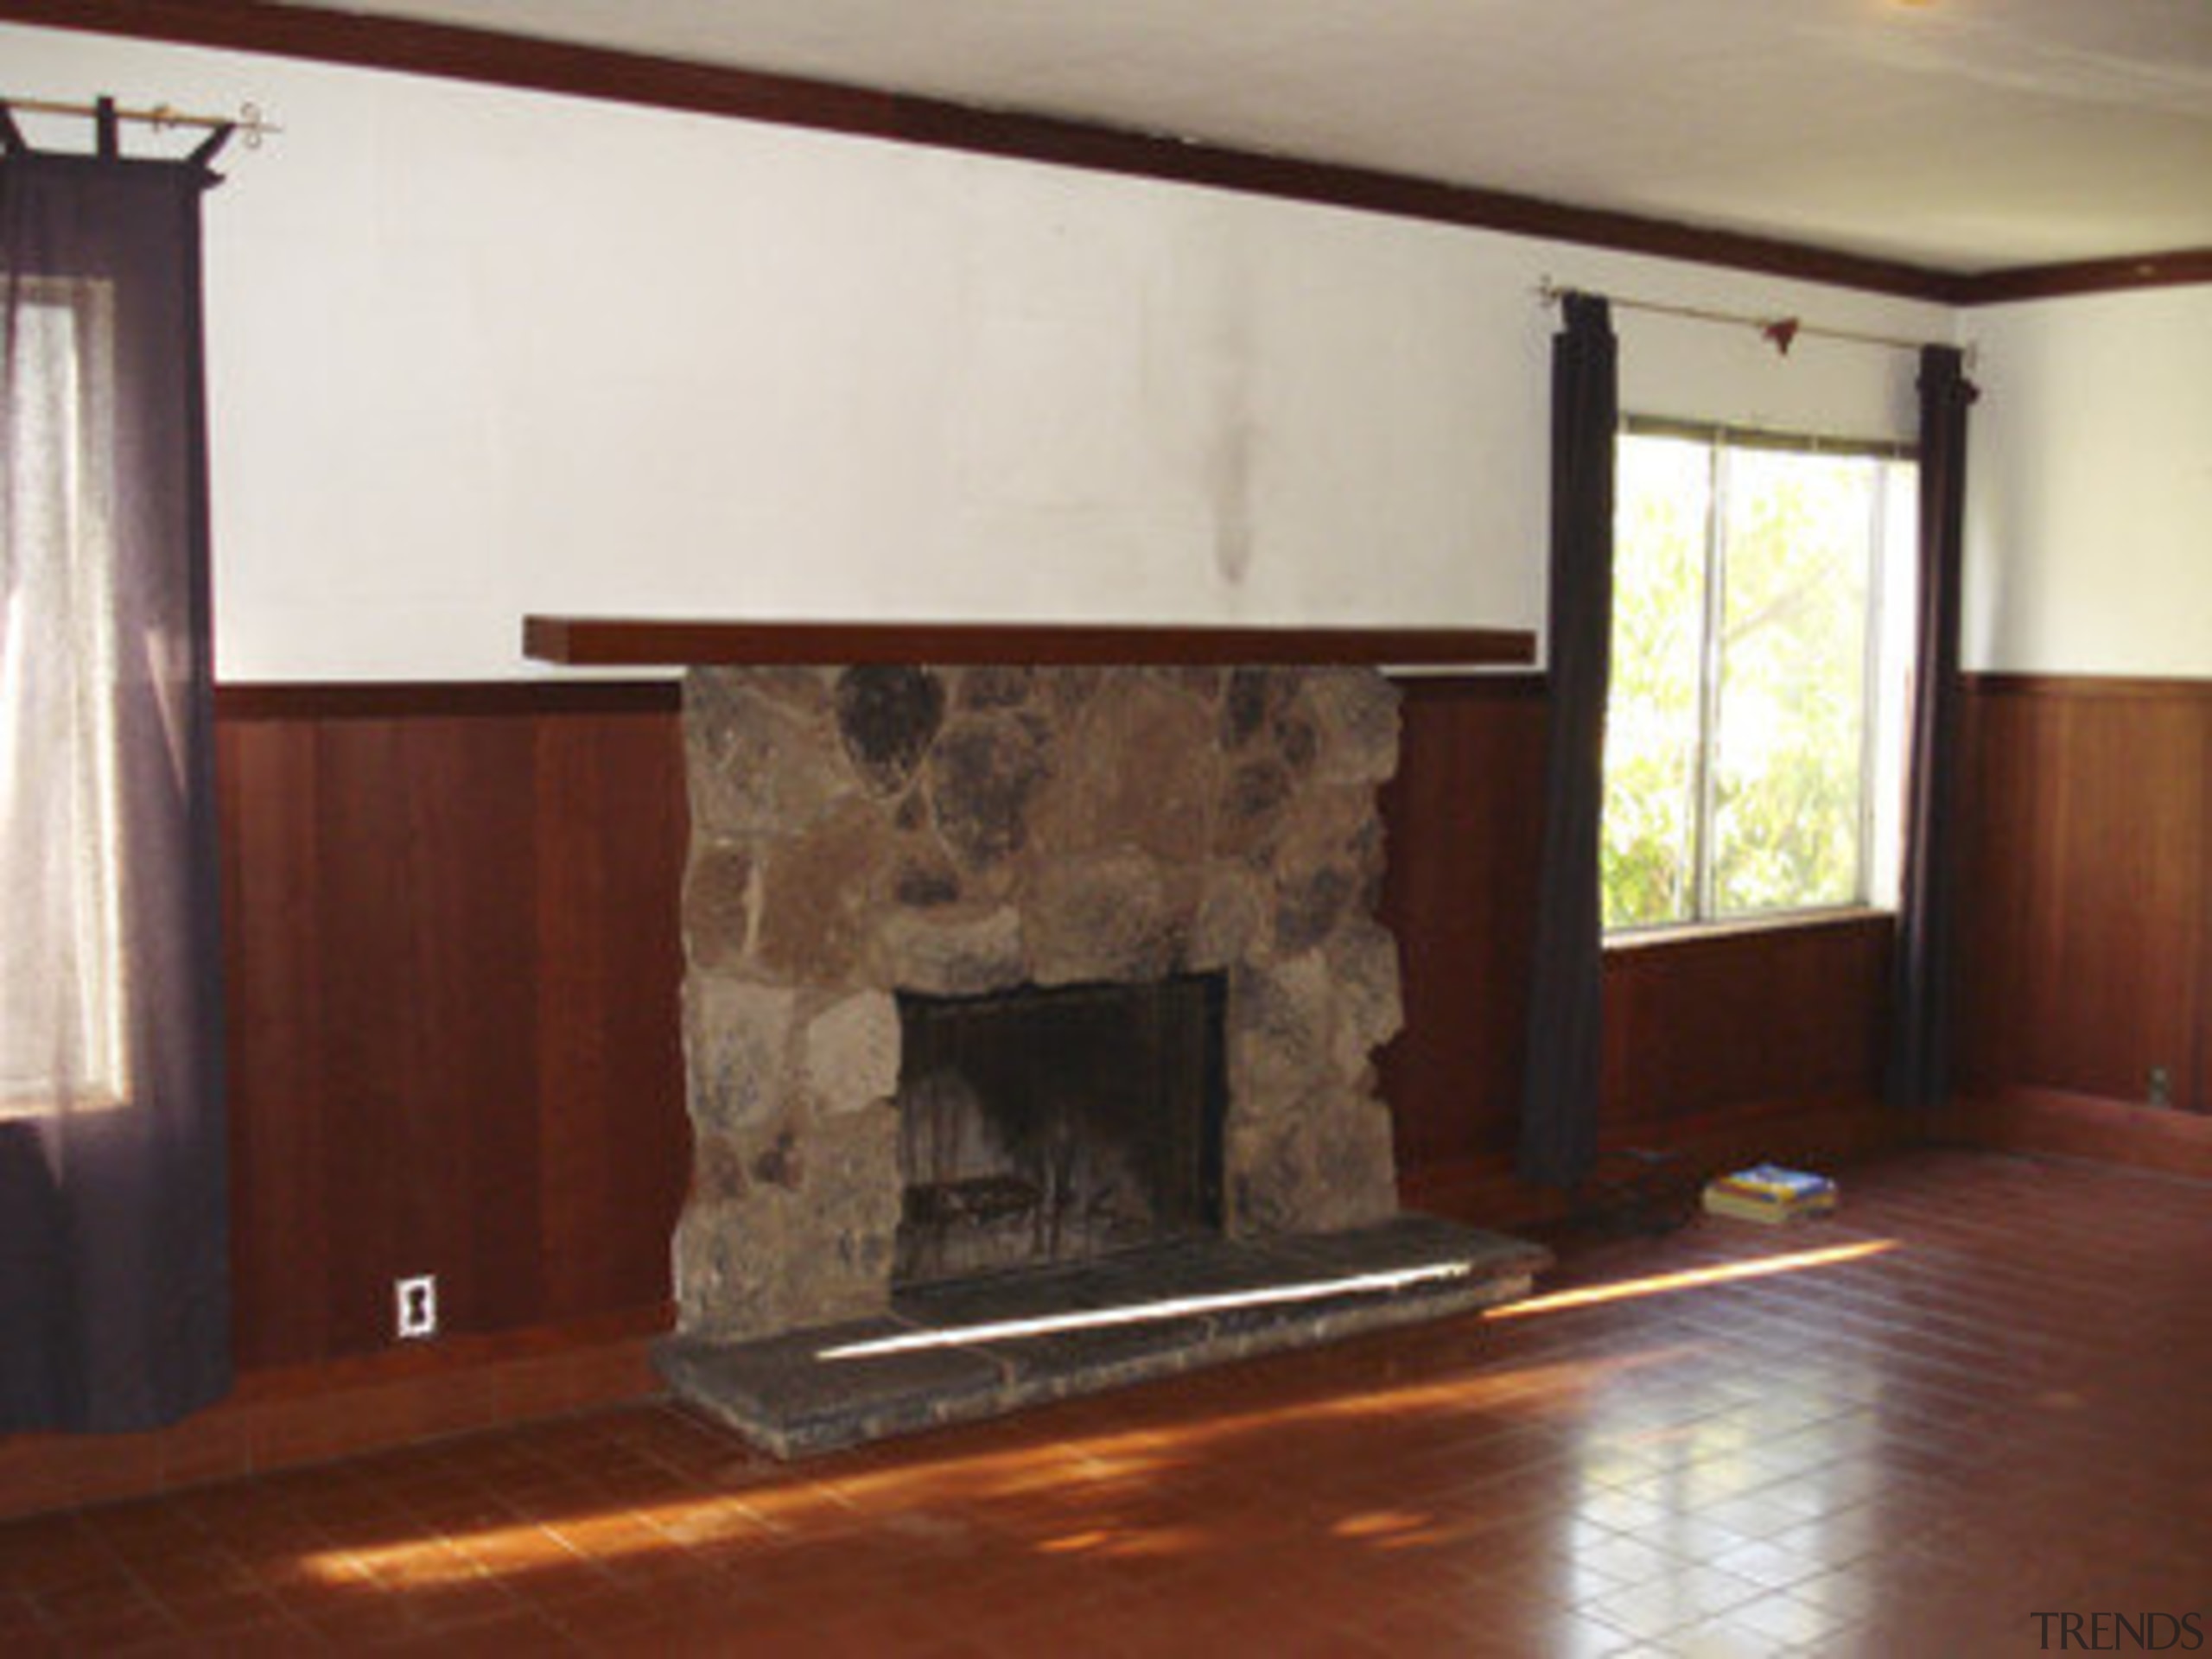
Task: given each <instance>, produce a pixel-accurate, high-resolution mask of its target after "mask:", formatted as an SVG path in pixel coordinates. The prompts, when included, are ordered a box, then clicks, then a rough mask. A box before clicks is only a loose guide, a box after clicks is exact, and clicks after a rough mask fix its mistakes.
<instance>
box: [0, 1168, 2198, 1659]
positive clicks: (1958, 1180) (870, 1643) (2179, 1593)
mask: <svg viewBox="0 0 2212 1659" xmlns="http://www.w3.org/2000/svg"><path fill="white" fill-rule="evenodd" d="M1846 1177H1847V1179H1846V1182H1845V1207H1844V1211H1843V1212H1842V1214H1841V1215H1840V1216H1839V1217H1836V1218H1834V1219H1833V1220H1829V1221H1824V1222H1817V1223H1812V1224H1805V1225H1803V1226H1802V1227H1799V1228H1795V1229H1790V1230H1768V1229H1763V1228H1759V1227H1757V1226H1754V1225H1751V1224H1742V1223H1722V1222H1717V1221H1707V1222H1700V1223H1698V1224H1694V1225H1693V1226H1692V1227H1690V1228H1689V1229H1687V1230H1684V1231H1682V1232H1680V1233H1677V1234H1675V1235H1672V1236H1669V1237H1667V1238H1664V1239H1661V1240H1656V1241H1653V1240H1630V1241H1616V1242H1595V1243H1574V1242H1573V1241H1567V1243H1564V1244H1563V1246H1562V1255H1563V1260H1562V1265H1561V1267H1560V1269H1559V1270H1558V1271H1556V1272H1555V1273H1554V1274H1552V1275H1551V1276H1550V1278H1549V1279H1548V1281H1546V1284H1545V1285H1544V1286H1543V1287H1542V1288H1543V1289H1545V1290H1546V1291H1548V1292H1551V1293H1562V1294H1577V1293H1587V1294H1589V1299H1588V1300H1580V1301H1576V1300H1567V1301H1566V1302H1565V1304H1564V1305H1560V1304H1557V1303H1554V1305H1552V1306H1549V1307H1546V1306H1543V1305H1542V1304H1541V1303H1539V1304H1538V1305H1536V1306H1534V1307H1533V1308H1531V1309H1529V1311H1527V1312H1524V1313H1519V1314H1517V1315H1516V1316H1515V1317H1510V1318H1503V1319H1501V1318H1497V1317H1490V1318H1483V1317H1469V1318H1464V1319H1453V1320H1449V1321H1446V1322H1443V1323H1440V1324H1438V1325H1429V1326H1425V1327H1421V1328H1419V1329H1416V1330H1413V1331H1409V1332H1396V1333H1392V1334H1388V1335H1382V1336H1376V1337H1369V1338H1360V1339H1357V1340H1356V1341H1354V1342H1351V1343H1349V1344H1345V1345H1343V1346H1341V1347H1338V1348H1333V1349H1328V1350H1322V1351H1312V1352H1307V1353H1303V1354H1298V1355H1293V1356H1287V1357H1279V1358H1274V1359H1269V1360H1264V1361H1259V1362H1255V1363H1248V1364H1245V1365H1241V1366H1237V1367H1233V1368H1230V1369H1228V1370H1221V1371H1217V1372H1213V1373H1210V1374H1206V1375H1204V1376H1194V1377H1191V1378H1187V1379H1183V1380H1179V1381H1177V1382H1173V1383H1164V1384H1155V1385H1152V1386H1149V1387H1147V1388H1145V1389H1139V1390H1136V1391H1134V1392H1127V1393H1122V1394H1118V1395H1104V1396H1100V1397H1097V1398H1095V1399H1091V1400H1087V1401H1083V1402H1074V1403H1071V1404H1068V1405H1065V1406H1060V1407H1055V1408H1047V1409H1046V1410H1043V1411H1039V1412H1036V1413H1033V1414H1028V1415H1026V1416H1023V1417H1020V1418H1017V1419H1013V1420H1007V1421H1001V1422H997V1423H994V1424H989V1425H986V1426H982V1427H974V1428H968V1429H958V1430H951V1431H946V1432H944V1433H938V1434H935V1435H932V1436H928V1437H925V1438H922V1439H918V1440H908V1441H906V1442H903V1443H899V1444H894V1445H891V1446H879V1447H877V1448H874V1449H872V1450H870V1451H867V1452H858V1453H849V1454H842V1455H838V1456H834V1457H830V1458H827V1459H822V1460H819V1461H817V1462H812V1463H808V1464H804V1465H797V1466H779V1465H775V1464H772V1463H770V1462H768V1461H766V1460H765V1459H762V1458H760V1457H759V1456H757V1455H755V1454H753V1453H752V1452H748V1451H747V1450H746V1449H745V1448H744V1447H743V1446H741V1445H740V1444H739V1443H737V1442H736V1441H734V1440H732V1439H731V1438H729V1437H728V1435H726V1434H724V1433H721V1432H719V1431H717V1430H715V1429H712V1428H709V1427H705V1426H703V1425H702V1424H700V1423H698V1422H696V1421H693V1420H691V1419H690V1418H688V1417H686V1416H684V1415H683V1414H680V1413H678V1412H677V1411H675V1410H674V1409H672V1408H666V1407H659V1406H642V1407H636V1408H624V1409H619V1410H613V1411H606V1412H601V1413H595V1414H591V1415H588V1416H584V1417H577V1418H571V1419H568V1420H565V1421H558V1422H555V1423H550V1424H546V1425H542V1426H537V1427H530V1428H525V1429H521V1430H516V1431H511V1432H506V1433H497V1434H491V1435H486V1436H482V1437H480V1438H475V1439H471V1440H459V1441H448V1442H446V1443H444V1444H441V1445H436V1446H423V1447H419V1448H415V1449H411V1450H409V1451H406V1452H399V1453H396V1454H388V1455H385V1456H380V1457H374V1458H367V1459H359V1460H356V1461H353V1462H349V1463H345V1464H340V1465H334V1466H331V1467H327V1468H323V1469H316V1470H312V1471H302V1472H295V1473H288V1474H283V1475H278V1476H271V1477H268V1478H262V1479H259V1480H255V1481H251V1482H245V1483H241V1484H229V1485H223V1486H213V1487H207V1488H204V1489H201V1490H200V1491H193V1492H187V1493H182V1494H180V1495H176V1496H174V1497H167V1498H162V1499H159V1500H156V1501H149V1502H145V1503H132V1504H125V1505H118V1506H115V1507H111V1508H105V1509H99V1510H85V1511H81V1512H79V1513H75V1514H71V1515H63V1516H48V1517H42V1518H40V1519H36V1520H33V1521H28V1522H15V1523H10V1524H8V1525H5V1526H0V1649H4V1650H6V1651H7V1652H9V1653H10V1656H13V1655H15V1654H18V1653H40V1652H67V1653H80V1652H81V1653H99V1654H108V1653H122V1652H132V1653H136V1652H141V1651H144V1652H164V1653H165V1652H187V1653H194V1652H208V1653H222V1654H232V1653H262V1652H266V1653H278V1654H291V1653H306V1652H316V1651H321V1650H327V1649H337V1650H346V1651H353V1650H362V1649H372V1650H379V1649H397V1650H403V1651H404V1650H418V1651H423V1652H435V1653H439V1654H448V1653H455V1652H461V1653H467V1652H488V1653H501V1654H505V1653H514V1654H537V1653H561V1652H579V1651H580V1652H584V1653H646V1654H671V1653H675V1654H681V1653H704V1654H720V1653H733V1654H747V1655H752V1654H760V1655H781V1654H817V1653H820V1654H892V1653H896V1654H900V1655H915V1656H946V1659H950V1656H957V1655H974V1656H1000V1655H1038V1656H1043V1655H1052V1656H1062V1655H1067V1656H1084V1655H1093V1654H1096V1655H1116V1656H1122V1655H1142V1654H1197V1655H1202V1656H1206V1659H1228V1656H1237V1655H1244V1654H1264V1655H1268V1656H1279V1655H1302V1654H1344V1655H1352V1656H1361V1655H1376V1654H1394V1655H1395V1654H1413V1655H1419V1654H1431V1653H1435V1654H1452V1655H1479V1654H1507V1655H1528V1656H1542V1659H1549V1656H1576V1655H1584V1654H1590V1655H1597V1654H1611V1653H1637V1654H1682V1655H1704V1654H1713V1655H1737V1654H1750V1655H1770V1654H1800V1653H1802V1654H1810V1655H1830V1654H1834V1655H1845V1656H1851V1655H1862V1654H1863V1655H1868V1656H1883V1659H1896V1656H1904V1659H1912V1656H1919V1655H1927V1656H1931V1659H1936V1656H1940V1659H1953V1656H1973V1655H1982V1654H1993V1655H2004V1654H2029V1653H2036V1652H2039V1651H2052V1652H2056V1651H2063V1650H2072V1651H2082V1650H2083V1649H2085V1647H2086V1646H2087V1643H2088V1640H2089V1638H2091V1637H2094V1636H2098V1635H2100V1634H2101V1637H2102V1638H2103V1640H2102V1642H2101V1646H2103V1647H2104V1648H2105V1649H2106V1650H2113V1649H2117V1650H2120V1651H2127V1650H2133V1647H2134V1644H2133V1643H2131V1642H2130V1640H2129V1637H2128V1633H2129V1632H2131V1631H2132V1632H2136V1633H2139V1635H2140V1636H2141V1637H2144V1638H2145V1645H2146V1646H2158V1645H2164V1646H2166V1647H2169V1648H2171V1649H2177V1650H2180V1649H2188V1648H2190V1646H2191V1645H2192V1644H2191V1643H2190V1642H2189V1641H2188V1639H2187V1638H2186V1637H2183V1636H2180V1635H2179V1632H2181V1631H2183V1630H2192V1629H2193V1630H2198V1631H2202V1632H2203V1633H2204V1639H2205V1640H2208V1641H2212V1388H2208V1386H2207V1376H2208V1372H2212V1278H2208V1274H2207V1269H2208V1266H2212V1188H2208V1187H2205V1186H2202V1185H2189V1184H2186V1183H2183V1182H2178V1181H2171V1180H2164V1179H2157V1178H2152V1177H2145V1176H2141V1175H2135V1174H2128V1173H2114V1172H2107V1171H2103V1170H2098V1169H2094V1168H2090V1167H2087V1166H2071V1165H2061V1164H2051V1163H2037V1162H2032V1161H2028V1160H2018V1159H2009V1158H2001V1157H1995V1156H1986V1155H1981V1154H1941V1153H1936V1154H1914V1155H1912V1156H1910V1157H1904V1158H1899V1159H1896V1160H1890V1161H1887V1162H1885V1163H1882V1164H1878V1165H1873V1166H1865V1167H1860V1168H1856V1169H1853V1170H1850V1171H1847V1172H1846ZM1638 1291H1641V1292H1643V1293H1644V1294H1631V1293H1635V1292H1638ZM2039 1612H2040V1613H2048V1614H2051V1615H2054V1616H2056V1617H2054V1618H2051V1619H2050V1620H2048V1621H2038V1620H2037V1618H2035V1617H2034V1615H2035V1614H2037V1613H2039ZM2067 1614H2074V1615H2077V1616H2079V1617H2080V1618H2081V1619H2082V1621H2083V1622H2082V1624H2079V1625H2078V1626H2076V1627H2075V1630H2076V1631H2077V1632H2078V1635H2077V1636H2076V1639H2075V1641H2074V1642H2073V1643H2071V1646H2070V1649H2068V1648H2062V1646H2061V1643H2062V1642H2063V1638H2064V1637H2065V1636H2066V1635H2067V1634H2068V1627H2067V1626H2066V1625H2065V1624H2063V1616H2064V1615H2067ZM2096 1614H2105V1615H2107V1616H2109V1615H2121V1616H2124V1617H2125V1618H2126V1619H2127V1620H2129V1621H2130V1624H2127V1625H2126V1626H2122V1625H2120V1624H2115V1623H2114V1622H2113V1619H2112V1618H2110V1617H2107V1618H2106V1620H2105V1622H2104V1623H2103V1624H2101V1625H2097V1624H2090V1623H2089V1622H2088V1620H2089V1619H2090V1618H2091V1617H2092V1616H2093V1615H2096ZM2184 1615H2190V1616H2193V1624H2190V1625H2186V1626H2184V1625H2177V1624H2157V1623H2154V1622H2146V1621H2149V1620H2152V1619H2153V1618H2154V1616H2155V1617H2164V1618H2167V1619H2169V1620H2177V1619H2179V1618H2182V1617H2183V1616H2184ZM2046 1637H2047V1645H2046V1643H2045V1638H2046ZM2161 1637H2173V1638H2175V1639H2171V1640H2165V1641H2163V1642H2162V1641H2160V1639H2159V1638H2161Z"/></svg>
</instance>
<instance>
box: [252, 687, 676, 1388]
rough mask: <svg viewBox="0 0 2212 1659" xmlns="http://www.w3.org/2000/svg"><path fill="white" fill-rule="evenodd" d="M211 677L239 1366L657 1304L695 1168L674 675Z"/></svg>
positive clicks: (315, 1358)
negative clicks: (335, 684)
mask: <svg viewBox="0 0 2212 1659" xmlns="http://www.w3.org/2000/svg"><path fill="white" fill-rule="evenodd" d="M559 691H560V695H557V696H548V697H547V698H546V699H545V700H544V701H543V703H542V704H539V705H533V704H531V702H529V701H528V700H527V699H526V698H525V699H524V700H523V701H522V702H520V703H519V705H518V698H517V693H516V690H515V688H512V687H501V688H497V689H496V690H491V689H486V690H484V691H482V692H481V693H480V692H479V690H477V689H476V688H472V687H468V686H455V687H451V688H447V689H446V690H445V691H444V692H443V693H442V695H440V694H439V693H438V692H437V690H436V689H435V688H423V687H410V688H406V689H405V690H404V692H402V691H397V690H394V691H389V692H387V691H382V690H378V689H374V688H363V689H360V690H358V691H357V692H355V693H353V694H352V695H345V694H344V693H345V689H344V688H301V689H300V690H299V691H298V693H297V695H296V696H291V697H288V696H287V695H286V689H285V688H281V687H253V688H246V689H243V690H238V691H235V692H226V695H225V696H224V698H223V699H222V700H221V701H220V702H219V717H218V744H219V747H218V764H219V788H220V794H221V803H222V822H223V838H224V887H225V910H226V929H227V946H226V957H227V971H228V974H229V984H230V1010H229V1030H230V1049H231V1055H230V1065H231V1113H232V1160H233V1161H232V1262H233V1281H234V1287H235V1294H236V1300H237V1309H236V1316H235V1322H236V1332H237V1352H238V1363H239V1365H240V1366H241V1368H242V1369H244V1370H264V1369H266V1368H270V1367H277V1366H299V1365H305V1364H314V1363H320V1362H325V1361H329V1360H334V1359H336V1358H339V1357H344V1356H350V1355H361V1354H367V1353H373V1352H376V1351H379V1350H384V1349H387V1348H389V1347H390V1346H391V1344H392V1341H393V1337H392V1281H393V1280H394V1279H395V1278H397V1277H400V1276H403V1275H410V1274H423V1273H429V1274H436V1275H437V1278H438V1292H439V1315H440V1325H441V1328H442V1331H444V1332H453V1333H461V1334H483V1333H489V1332H507V1331H517V1330H523V1329H528V1328H531V1327H533V1326H537V1325H546V1324H549V1323H554V1322H558V1321H564V1320H574V1319H582V1318H588V1317H591V1316H594V1315H601V1314H609V1313H619V1312H620V1311H623V1310H626V1309H634V1308H639V1307H646V1306H662V1305H664V1304H665V1302H666V1300H667V1298H668V1294H669V1281H668V1271H669V1270H668V1251H669V1240H670V1236H671V1232H672V1230H673V1228H674V1224H675V1218H676V1215H677V1209H678V1206H679V1205H680V1201H681V1198H682V1191H683V1183H684V1180H685V1179H686V1172H687V1170H688V1166H689V1159H690V1125H689V1121H688V1119H687V1117H686V1116H685V1113H684V1109H683V1068H682V1056H681V1039H680V1018H679V1012H678V1010H679V987H680V983H681V978H682V972H683V959H682V944H681V939H680V936H679V931H678V930H679V925H680V924H679V920H678V912H679V898H678V895H679V893H680V890H681V887H682V877H683V860H684V856H685V841H686V836H687V820H686V810H685V804H684V788H683V760H682V744H681V739H680V735H679V733H678V716H677V690H676V688H675V687H674V686H672V685H671V686H666V687H662V688H658V689H657V690H655V691H654V692H653V693H652V695H651V696H649V697H646V698H645V699H643V700H640V699H639V696H637V694H636V692H635V689H634V688H610V690H609V693H608V695H607V696H605V697H603V698H594V697H589V696H587V697H582V698H579V697H577V696H575V695H573V693H572V692H570V691H569V689H567V688H561V689H559Z"/></svg>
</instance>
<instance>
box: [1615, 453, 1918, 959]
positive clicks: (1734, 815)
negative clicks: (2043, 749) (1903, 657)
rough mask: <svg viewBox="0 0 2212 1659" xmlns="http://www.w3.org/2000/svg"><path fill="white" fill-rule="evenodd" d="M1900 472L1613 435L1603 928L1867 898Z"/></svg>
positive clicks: (1872, 457)
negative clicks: (1615, 491)
mask: <svg viewBox="0 0 2212 1659" xmlns="http://www.w3.org/2000/svg"><path fill="white" fill-rule="evenodd" d="M1915 487H1916V468H1915V467H1913V466H1912V464H1911V463H1910V462H1909V461H1898V460H1897V459H1895V458H1894V457H1892V456H1890V455H1886V454H1876V453H1870V452H1868V451H1866V450H1859V451H1856V452H1853V451H1843V450H1838V449H1836V448H1832V447H1830V448H1823V447H1819V446H1815V445H1813V444H1810V443H1809V442H1808V443H1804V444H1794V445H1793V444H1789V443H1786V442H1780V441H1777V440H1772V439H1768V438H1764V437H1759V438H1751V437H1747V436H1742V435H1734V434H1728V433H1687V432H1684V431H1681V430H1678V429H1631V430H1630V431H1629V432H1626V433H1624V434H1623V435H1622V436H1621V439H1620V443H1619V461H1618V500H1617V507H1616V515H1617V516H1616V521H1615V527H1614V590H1613V659H1612V684H1611V696H1610V700H1609V702H1608V707H1607V715H1606V737H1605V791H1606V792H1605V837H1604V853H1603V879H1604V884H1605V925H1606V926H1607V927H1608V928H1635V927H1653V926H1664V925H1675V924H1681V923H1688V922H1697V921H1708V920H1725V919H1730V918H1740V917H1745V916H1751V915H1756V914H1758V913H1761V912H1780V911H1798V910H1815V909H1821V908H1827V907H1834V906H1847V905H1853V904H1859V903H1864V902H1866V901H1867V899H1868V898H1869V896H1870V889H1871V887H1872V882H1873V864H1874V853H1875V848H1874V846H1873V845H1872V839H1873V838H1872V836H1871V835H1870V826H1871V824H1872V814H1871V812H1870V805H1871V803H1872V797H1873V795H1874V794H1875V793H1876V792H1877V791H1878V787H1879V785H1880V784H1881V783H1882V782H1883V781H1884V780H1885V776H1886V770H1887V769H1886V767H1885V766H1884V764H1883V749H1882V744H1883V742H1884V741H1885V739H1886V730H1887V727H1888V725H1889V724H1890V721H1889V718H1888V717H1889V715H1890V714H1891V711H1892V709H1893V707H1894V704H1895V703H1896V702H1897V698H1896V696H1894V693H1893V690H1892V686H1893V678H1892V677H1890V676H1887V675H1885V673H1884V672H1883V665H1884V663H1885V652H1887V651H1888V650H1889V649H1890V646H1891V643H1893V642H1894V640H1895V639H1896V636H1897V630H1896V629H1895V628H1894V627H1893V626H1892V627H1891V628H1888V629H1885V627H1884V626H1883V623H1884V620H1885V619H1884V611H1885V607H1894V606H1896V605H1897V604H1899V603H1901V602H1903V599H1904V595H1903V594H1901V593H1900V592H1899V591H1897V590H1898V589H1899V588H1901V586H1902V584H1901V583H1900V582H1898V581H1897V573H1898V572H1901V571H1903V570H1904V569H1908V568H1909V564H1910V537H1911V525H1912V504H1913V502H1912V499H1913V493H1914V490H1915ZM1891 620H1895V619H1891Z"/></svg>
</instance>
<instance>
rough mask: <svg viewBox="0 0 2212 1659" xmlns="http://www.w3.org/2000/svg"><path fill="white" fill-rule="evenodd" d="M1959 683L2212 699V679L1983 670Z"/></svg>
mask: <svg viewBox="0 0 2212 1659" xmlns="http://www.w3.org/2000/svg"><path fill="white" fill-rule="evenodd" d="M1959 679H1960V683H1961V685H1962V686H1963V687H1964V689H1965V690H1966V691H1967V694H1968V695H1970V696H1980V697H2069V698H2074V699H2076V700H2079V699H2082V698H2094V699H2096V700H2098V701H2100V702H2212V679H2180V678H2167V679H2153V678H2148V677H2142V676H2136V675H2124V674H2023V673H2015V672H2010V671H2006V672H1999V671H1990V670H1984V671H1979V672H1975V673H1968V674H1962V675H1961V676H1960V677H1959Z"/></svg>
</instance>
